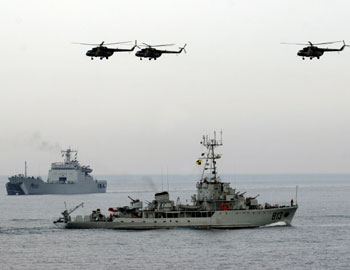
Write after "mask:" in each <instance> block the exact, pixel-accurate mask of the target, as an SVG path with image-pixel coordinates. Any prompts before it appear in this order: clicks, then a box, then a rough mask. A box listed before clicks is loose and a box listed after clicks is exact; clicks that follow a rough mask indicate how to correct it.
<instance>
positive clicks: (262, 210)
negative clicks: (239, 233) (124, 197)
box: [54, 133, 298, 230]
mask: <svg viewBox="0 0 350 270" xmlns="http://www.w3.org/2000/svg"><path fill="white" fill-rule="evenodd" d="M201 143H202V145H203V146H204V147H206V149H207V152H206V153H203V154H202V156H201V157H200V158H199V159H198V160H197V164H198V165H203V167H204V168H203V173H202V176H201V178H200V180H199V181H198V182H197V185H196V187H197V194H194V195H193V196H192V204H181V202H180V200H179V198H178V200H177V202H176V203H175V202H174V201H172V200H170V199H169V193H168V192H167V191H164V192H159V193H156V194H155V196H154V200H153V201H152V202H147V205H146V206H145V207H143V202H142V201H140V200H137V199H132V198H131V197H129V198H130V199H131V202H130V206H123V207H110V208H109V209H108V211H109V214H107V215H104V214H103V213H102V212H101V210H100V209H97V210H94V211H92V213H91V214H90V215H86V216H81V215H78V216H76V217H74V218H72V217H71V216H70V213H71V212H68V211H67V210H66V211H64V212H62V215H63V216H62V217H61V218H59V219H57V220H56V221H54V224H56V225H57V226H59V227H63V228H71V229H74V228H76V229H89V228H108V229H134V230H136V229H141V230H142V229H163V228H176V227H197V228H208V229H209V228H215V229H235V228H254V227H259V226H264V225H269V224H272V223H276V222H280V221H283V222H284V223H285V224H286V225H290V224H291V222H292V219H293V217H294V214H295V212H296V210H297V208H298V205H297V203H296V204H295V205H294V203H293V200H292V201H291V203H290V204H288V205H277V204H273V205H272V204H269V203H265V204H264V205H261V204H259V202H258V200H257V196H255V197H245V196H244V194H245V193H246V192H243V193H241V192H237V191H236V189H234V188H232V187H230V183H228V182H223V181H221V179H220V177H219V176H218V173H217V160H218V159H219V158H221V155H219V154H216V153H215V151H214V150H215V148H216V147H218V146H221V145H222V136H221V139H220V140H217V139H216V134H215V133H214V138H213V139H210V138H209V137H208V136H203V139H202V141H201ZM202 162H203V163H204V164H202ZM75 209H76V208H74V210H75Z"/></svg>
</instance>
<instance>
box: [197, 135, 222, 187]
mask: <svg viewBox="0 0 350 270" xmlns="http://www.w3.org/2000/svg"><path fill="white" fill-rule="evenodd" d="M201 144H202V145H203V146H205V147H206V148H207V149H208V153H207V154H206V156H205V157H204V158H202V159H204V160H205V165H204V168H203V173H202V178H201V180H203V177H204V174H205V171H206V170H210V173H209V175H211V177H210V178H209V181H210V182H217V181H218V177H217V174H218V172H217V168H216V159H219V158H220V157H221V156H220V155H219V154H215V151H214V150H215V148H216V147H218V146H222V131H221V132H220V140H219V139H216V131H214V138H213V139H211V138H210V137H209V136H208V135H206V136H204V135H203V139H202V141H201Z"/></svg>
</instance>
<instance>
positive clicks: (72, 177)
mask: <svg viewBox="0 0 350 270" xmlns="http://www.w3.org/2000/svg"><path fill="white" fill-rule="evenodd" d="M61 153H62V156H64V157H65V158H64V162H54V163H52V164H51V170H49V176H48V180H47V182H44V181H43V179H42V178H41V177H33V176H27V164H26V165H25V173H24V175H23V174H19V175H14V176H11V177H9V182H7V183H6V189H7V194H8V195H34V194H83V193H104V192H106V188H107V182H106V181H104V180H95V179H94V178H93V177H92V176H91V175H90V173H91V172H92V169H91V168H90V166H81V165H80V164H79V162H78V160H77V159H76V158H77V154H78V152H77V151H75V150H71V149H67V150H65V151H61ZM72 153H75V158H74V159H71V154H72Z"/></svg>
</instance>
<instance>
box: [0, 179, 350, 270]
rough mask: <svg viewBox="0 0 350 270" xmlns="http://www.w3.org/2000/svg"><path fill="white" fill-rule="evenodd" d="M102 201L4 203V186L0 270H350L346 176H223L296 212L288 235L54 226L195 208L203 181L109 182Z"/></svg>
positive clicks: (42, 198) (40, 198)
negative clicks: (65, 216)
mask: <svg viewBox="0 0 350 270" xmlns="http://www.w3.org/2000/svg"><path fill="white" fill-rule="evenodd" d="M98 178H99V179H101V180H103V179H106V180H107V181H108V188H107V193H105V194H82V195H30V196H8V195H7V193H6V189H5V183H6V182H7V178H6V177H5V176H3V177H0V269H350V255H349V254H350V209H349V208H350V175H225V176H223V179H224V180H226V181H229V182H231V186H233V187H235V188H236V189H237V191H241V192H243V191H247V193H246V194H245V195H246V196H256V195H258V194H260V196H259V197H258V199H259V202H260V203H262V204H263V203H265V202H270V203H279V204H290V200H291V199H292V198H293V199H294V202H296V194H295V193H296V186H298V195H297V202H298V205H299V209H298V210H297V212H296V215H295V216H294V219H293V222H292V226H285V225H284V224H283V223H277V224H274V225H272V226H265V227H261V228H255V229H237V230H203V229H186V228H178V229H164V230H149V231H123V230H107V229H99V230H96V229H94V230H92V229H90V230H66V229H59V228H56V227H55V225H54V224H53V223H52V221H53V220H54V218H57V217H59V216H60V213H61V212H62V210H64V208H65V206H64V202H66V204H67V208H72V207H74V206H75V205H78V204H79V203H81V202H84V203H85V204H84V208H79V209H78V210H77V211H76V212H75V213H73V216H75V215H89V214H90V213H91V211H92V210H95V209H97V208H100V209H101V211H102V212H104V213H105V214H108V212H107V209H108V208H109V207H116V206H121V205H129V201H130V200H129V198H128V195H129V196H131V197H132V198H133V199H141V200H148V201H151V200H152V199H153V198H154V193H155V192H159V191H162V190H169V193H170V198H171V199H172V200H175V201H176V200H177V197H180V200H181V203H190V198H191V195H193V194H195V192H196V190H195V184H196V181H197V180H198V177H197V176H191V175H182V176H181V175H169V176H166V177H165V176H157V175H146V176H141V175H137V176H135V175H127V176H121V175H115V176H113V175H109V176H99V177H98Z"/></svg>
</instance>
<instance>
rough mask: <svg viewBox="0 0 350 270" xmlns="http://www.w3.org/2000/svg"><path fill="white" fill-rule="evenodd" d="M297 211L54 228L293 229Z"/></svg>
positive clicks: (82, 221)
mask: <svg viewBox="0 0 350 270" xmlns="http://www.w3.org/2000/svg"><path fill="white" fill-rule="evenodd" d="M297 208H298V207H297V206H290V207H282V208H271V209H256V210H228V211H215V212H214V213H213V215H212V216H211V217H183V218H182V217H179V218H113V219H110V220H109V221H91V218H90V216H85V217H82V216H77V217H75V219H74V220H73V221H68V222H55V224H56V225H57V226H58V227H60V228H66V229H120V230H153V229H171V228H178V227H193V228H202V229H240V228H256V227H261V226H266V225H269V224H273V223H277V222H284V223H285V224H286V225H290V224H291V222H292V219H293V217H294V214H295V212H296V210H297Z"/></svg>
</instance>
